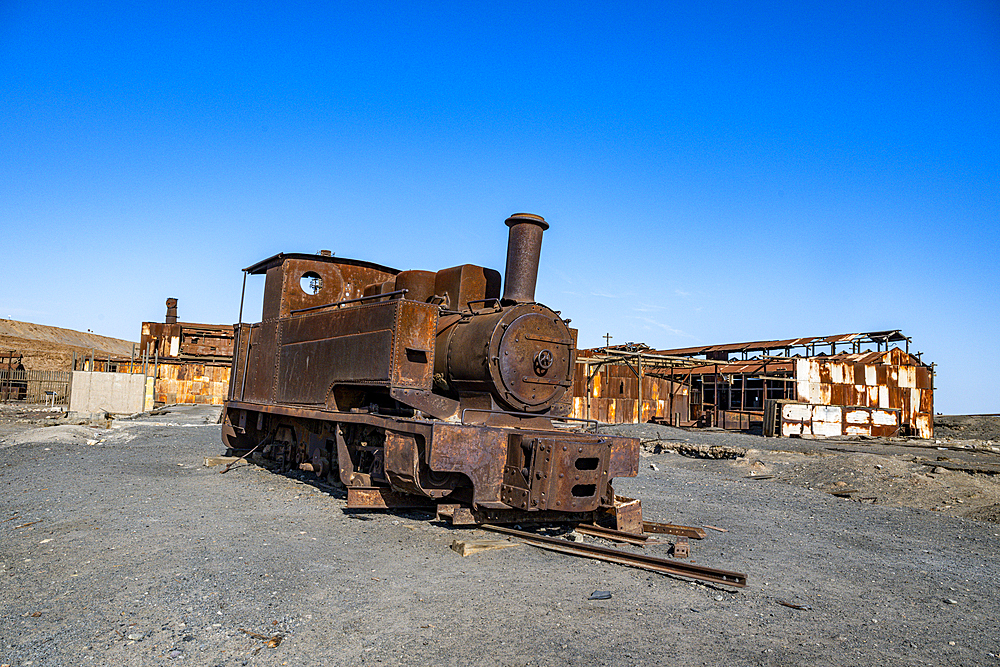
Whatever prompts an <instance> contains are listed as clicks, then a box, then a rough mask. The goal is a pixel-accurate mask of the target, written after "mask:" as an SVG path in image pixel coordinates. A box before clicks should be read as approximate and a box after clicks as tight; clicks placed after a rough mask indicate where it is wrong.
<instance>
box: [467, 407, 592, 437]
mask: <svg viewBox="0 0 1000 667" xmlns="http://www.w3.org/2000/svg"><path fill="white" fill-rule="evenodd" d="M466 412H484V413H486V414H491V415H514V416H516V417H537V418H541V419H558V420H560V421H564V422H585V423H587V424H593V425H594V431H595V432H596V431H597V425H598V424H599V423H600V422H598V421H597V420H596V419H583V418H582V417H552V416H549V415H539V414H535V413H533V412H513V411H508V410H487V409H486V408H465V409H463V410H462V423H463V424H464V423H465V413H466Z"/></svg>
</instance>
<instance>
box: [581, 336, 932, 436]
mask: <svg viewBox="0 0 1000 667" xmlns="http://www.w3.org/2000/svg"><path fill="white" fill-rule="evenodd" d="M910 342H911V341H910V339H909V338H908V337H907V336H905V335H903V334H902V332H901V331H899V330H889V331H872V332H865V333H851V334H838V335H835V336H814V337H806V338H793V339H784V340H771V341H751V342H746V343H730V344H726V345H708V346H702V347H689V348H680V349H672V350H657V351H654V350H648V349H644V350H642V352H641V357H633V358H634V359H635V360H636V361H633V362H632V367H633V369H632V371H631V372H632V374H633V377H634V378H636V381H635V383H634V384H633V383H631V382H623V381H619V385H618V389H619V390H620V391H619V392H618V393H619V396H615V397H613V400H614V401H617V402H615V403H614V404H613V407H610V408H609V407H602V405H603V404H602V403H601V402H600V400H601V399H608V398H611V397H609V396H607V394H608V393H611V394H614V393H615V392H614V383H615V380H614V379H613V378H616V377H618V376H619V375H625V373H623V372H622V371H621V370H614V369H612V368H610V367H607V365H605V367H602V368H598V370H597V372H596V373H593V372H591V371H589V370H588V369H589V368H592V367H593V366H594V364H592V363H589V364H588V362H587V360H588V359H595V358H601V357H602V356H607V355H609V354H610V355H617V356H624V355H626V354H627V353H628V352H627V350H623V349H622V347H627V346H622V347H617V348H596V349H594V350H581V351H580V354H579V359H578V364H580V365H584V370H583V371H582V372H581V371H580V370H578V374H577V380H578V381H577V383H576V385H575V386H574V416H578V417H587V416H588V415H589V418H596V419H601V420H602V421H639V420H641V421H666V422H669V423H675V424H678V425H682V426H695V425H700V426H719V427H722V428H730V429H742V430H751V429H757V428H760V429H761V430H762V431H768V429H765V428H764V415H765V408H766V407H767V404H768V402H769V401H783V402H798V403H801V404H805V405H829V406H844V407H858V408H881V409H884V410H891V411H898V415H899V416H898V424H897V425H896V426H895V427H894V428H892V429H891V433H890V432H889V431H888V430H886V428H884V427H879V428H876V429H875V430H870V431H869V432H870V433H871V434H873V435H892V434H896V433H899V434H912V435H916V436H919V437H922V438H930V437H932V436H933V429H934V427H933V422H934V419H933V414H934V410H933V405H934V403H933V396H934V367H933V364H926V363H924V362H923V360H922V359H921V356H922V355H921V354H920V353H917V354H915V355H914V354H910V353H909V346H910ZM896 344H902V349H901V348H900V347H898V346H896ZM642 347H643V348H645V346H642ZM640 359H641V360H643V361H644V364H643V366H642V369H641V370H642V371H643V372H642V374H641V377H643V378H644V382H642V383H639V382H638V377H640V375H639V374H637V373H636V370H639V369H638V368H637V367H638V366H639V363H638V361H639V360H640ZM623 365H625V367H626V368H627V367H628V365H627V364H625V362H624V361H622V362H619V363H618V364H617V366H618V367H621V366H623ZM581 376H582V378H585V381H583V380H582V379H581ZM649 379H655V380H660V381H663V382H666V384H661V385H659V386H658V391H659V392H660V393H661V394H662V395H664V396H665V397H668V401H667V402H668V403H669V404H670V405H672V407H671V408H669V409H668V410H667V411H665V412H664V411H663V410H657V409H653V408H652V407H651V406H650V405H649V400H650V399H649V398H647V397H649V396H650V393H649V390H650V389H651V388H652V387H650V384H649ZM609 382H610V383H611V385H612V390H611V391H610V392H608V391H607V390H605V389H604V387H605V386H606V385H608V383H609ZM640 387H641V389H640ZM647 387H649V388H648V389H647ZM644 389H645V390H646V393H645V394H641V392H642V391H643V390H644ZM595 399H596V400H597V411H596V413H595V411H594V409H593V405H594V402H595ZM587 401H589V403H587ZM626 401H638V402H639V403H638V405H640V406H642V407H641V414H640V412H639V408H632V409H631V410H630V409H629V407H630V406H629V404H627V403H626ZM609 405H610V404H609ZM588 406H590V407H588ZM602 410H603V412H602ZM771 430H773V429H771ZM776 432H777V433H781V432H782V431H781V429H780V428H778V429H777V431H776ZM850 432H852V433H856V432H859V431H858V430H857V429H854V430H852V431H850ZM786 434H787V433H786Z"/></svg>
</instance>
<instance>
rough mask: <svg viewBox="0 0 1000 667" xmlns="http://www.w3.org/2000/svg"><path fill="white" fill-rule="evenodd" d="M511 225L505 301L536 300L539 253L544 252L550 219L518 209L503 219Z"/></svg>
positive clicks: (504, 288)
mask: <svg viewBox="0 0 1000 667" xmlns="http://www.w3.org/2000/svg"><path fill="white" fill-rule="evenodd" d="M504 224H506V225H507V226H508V227H510V236H509V238H508V240H507V270H506V271H505V272H504V281H503V301H505V302H507V303H524V302H531V301H534V300H535V281H536V280H537V278H538V257H539V255H540V254H541V252H542V232H544V231H545V230H546V229H548V228H549V223H547V222H545V219H544V218H543V217H542V216H540V215H532V214H531V213H515V214H514V215H512V216H510V217H509V218H507V220H505V221H504Z"/></svg>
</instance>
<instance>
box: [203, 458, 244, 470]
mask: <svg viewBox="0 0 1000 667" xmlns="http://www.w3.org/2000/svg"><path fill="white" fill-rule="evenodd" d="M238 460H239V457H237V456H208V457H206V458H205V467H206V468H214V467H215V466H221V465H226V464H229V463H236V461H238Z"/></svg>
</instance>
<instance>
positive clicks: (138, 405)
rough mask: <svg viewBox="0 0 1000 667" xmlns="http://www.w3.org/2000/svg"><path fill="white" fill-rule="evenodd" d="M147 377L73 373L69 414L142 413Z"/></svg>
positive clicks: (123, 374) (86, 372)
mask: <svg viewBox="0 0 1000 667" xmlns="http://www.w3.org/2000/svg"><path fill="white" fill-rule="evenodd" d="M145 392H146V376H145V375H142V374H137V375H136V374H127V373H96V372H89V371H74V372H73V379H72V380H71V382H70V397H69V410H70V412H84V413H86V412H110V413H112V414H134V413H136V412H142V411H143V403H144V398H145Z"/></svg>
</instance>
